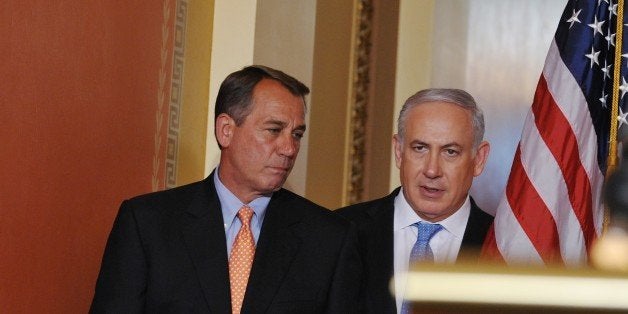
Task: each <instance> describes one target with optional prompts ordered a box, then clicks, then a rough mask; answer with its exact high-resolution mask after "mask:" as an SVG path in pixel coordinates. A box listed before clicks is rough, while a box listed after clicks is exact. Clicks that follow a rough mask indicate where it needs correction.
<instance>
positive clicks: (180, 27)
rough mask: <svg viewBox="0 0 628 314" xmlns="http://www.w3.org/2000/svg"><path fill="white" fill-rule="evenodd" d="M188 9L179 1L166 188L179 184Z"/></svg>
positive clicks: (171, 90) (185, 0) (185, 3)
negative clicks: (178, 165) (178, 168)
mask: <svg viewBox="0 0 628 314" xmlns="http://www.w3.org/2000/svg"><path fill="white" fill-rule="evenodd" d="M187 8H188V2H187V0H177V11H176V14H175V29H174V49H173V54H172V80H171V83H170V84H171V85H170V108H169V114H168V143H167V147H166V170H165V171H166V178H165V187H166V188H172V187H175V186H176V184H177V157H178V151H179V132H180V126H181V125H180V121H181V120H180V118H181V105H182V99H183V66H184V62H185V33H186V24H187V21H186V19H187Z"/></svg>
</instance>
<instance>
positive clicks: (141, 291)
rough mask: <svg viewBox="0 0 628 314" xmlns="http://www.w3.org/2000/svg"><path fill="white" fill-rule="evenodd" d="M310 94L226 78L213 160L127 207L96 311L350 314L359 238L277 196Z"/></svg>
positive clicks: (273, 73)
mask: <svg viewBox="0 0 628 314" xmlns="http://www.w3.org/2000/svg"><path fill="white" fill-rule="evenodd" d="M308 92H309V89H308V88H307V87H306V86H305V85H303V84H302V83H301V82H299V81H297V80H296V79H294V78H292V77H291V76H289V75H287V74H285V73H283V72H281V71H278V70H274V69H271V68H268V67H263V66H249V67H246V68H244V69H242V70H240V71H237V72H234V73H232V74H230V75H229V76H228V77H227V78H226V79H225V81H224V82H223V83H222V85H221V87H220V91H219V93H218V97H217V100H216V116H215V130H214V131H215V133H214V134H215V136H216V140H217V141H218V144H219V146H220V149H221V153H220V164H219V165H218V166H217V167H216V169H214V171H213V172H212V173H211V175H210V176H209V177H208V178H206V179H205V180H203V181H201V182H197V183H192V184H190V185H186V186H182V187H179V188H174V189H171V190H167V191H162V192H157V193H152V194H147V195H143V196H138V197H136V198H133V199H130V200H127V201H124V202H123V203H122V206H121V208H120V212H119V213H118V216H117V218H116V220H115V222H114V225H113V229H112V231H111V235H110V236H109V240H108V242H107V247H106V249H105V254H104V257H103V261H102V267H101V270H100V275H99V277H98V281H97V284H96V293H95V296H94V300H93V302H92V307H91V310H90V311H91V312H94V313H102V312H107V313H138V312H148V313H156V312H159V313H161V312H163V313H350V312H354V311H355V310H356V306H355V305H356V304H357V293H358V286H359V280H360V279H359V277H360V267H359V266H357V267H356V265H359V263H360V262H359V255H358V252H357V243H356V233H355V229H353V228H352V227H351V226H350V224H349V223H348V222H346V221H345V220H343V219H342V218H340V217H338V216H336V215H334V214H333V213H332V212H330V211H328V210H326V209H324V208H322V207H320V206H318V205H316V204H314V203H312V202H310V201H308V200H306V199H305V198H302V197H300V196H298V195H296V194H293V193H291V192H289V191H287V190H285V189H282V185H283V184H284V182H285V180H286V178H287V177H288V174H289V173H290V170H291V169H292V166H293V164H294V161H295V159H296V157H297V154H298V152H299V142H300V139H301V137H302V136H303V133H304V132H305V121H304V119H305V100H304V96H305V95H307V94H308Z"/></svg>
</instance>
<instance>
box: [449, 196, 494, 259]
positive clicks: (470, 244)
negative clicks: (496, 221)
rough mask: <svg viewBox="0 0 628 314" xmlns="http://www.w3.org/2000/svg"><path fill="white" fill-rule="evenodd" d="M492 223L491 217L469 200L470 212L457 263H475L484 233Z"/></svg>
mask: <svg viewBox="0 0 628 314" xmlns="http://www.w3.org/2000/svg"><path fill="white" fill-rule="evenodd" d="M492 223H493V216H491V215H489V214H487V213H485V212H484V211H482V210H481V209H480V208H479V207H478V206H477V205H476V204H475V201H474V200H473V198H471V212H470V214H469V220H468V221H467V227H466V228H465V231H464V236H463V237H462V244H461V245H460V252H459V253H458V260H459V261H460V260H462V261H477V259H478V257H479V253H480V250H481V248H482V244H483V243H484V239H485V238H486V233H487V232H488V229H489V228H490V226H491V224H492Z"/></svg>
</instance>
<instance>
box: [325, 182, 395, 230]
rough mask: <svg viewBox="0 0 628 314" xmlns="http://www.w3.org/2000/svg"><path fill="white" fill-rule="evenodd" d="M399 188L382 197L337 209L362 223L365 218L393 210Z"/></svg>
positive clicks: (337, 211)
mask: <svg viewBox="0 0 628 314" xmlns="http://www.w3.org/2000/svg"><path fill="white" fill-rule="evenodd" d="M397 192H398V191H397V190H395V191H393V193H391V194H389V195H387V196H384V197H382V198H378V199H374V200H370V201H366V202H362V203H358V204H353V205H349V206H346V207H342V208H339V209H337V210H336V213H338V214H339V215H340V216H342V217H344V218H345V219H348V220H350V221H353V222H356V223H360V222H362V221H364V220H368V219H370V218H371V217H373V216H377V215H379V214H380V213H382V212H384V211H388V210H393V208H394V200H395V196H396V195H397Z"/></svg>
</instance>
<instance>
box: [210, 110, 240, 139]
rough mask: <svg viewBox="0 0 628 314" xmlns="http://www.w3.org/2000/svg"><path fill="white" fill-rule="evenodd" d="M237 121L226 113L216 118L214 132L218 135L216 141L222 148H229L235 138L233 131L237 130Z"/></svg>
mask: <svg viewBox="0 0 628 314" xmlns="http://www.w3.org/2000/svg"><path fill="white" fill-rule="evenodd" d="M235 127H236V124H235V120H233V118H231V117H230V116H229V115H228V114H226V113H221V114H220V115H218V117H217V118H216V125H215V126H214V132H215V134H216V141H218V144H219V145H220V147H229V144H231V139H232V138H233V130H234V129H235Z"/></svg>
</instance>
